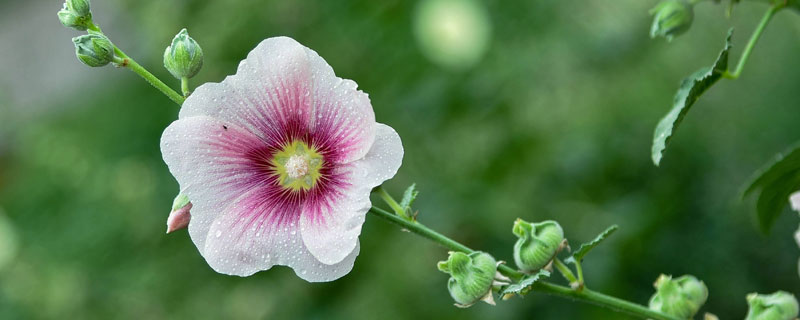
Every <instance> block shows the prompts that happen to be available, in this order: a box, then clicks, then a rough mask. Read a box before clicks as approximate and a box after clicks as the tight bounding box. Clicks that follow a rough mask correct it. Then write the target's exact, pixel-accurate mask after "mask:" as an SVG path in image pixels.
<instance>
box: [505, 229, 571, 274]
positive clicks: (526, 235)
mask: <svg viewBox="0 0 800 320" xmlns="http://www.w3.org/2000/svg"><path fill="white" fill-rule="evenodd" d="M512 232H514V234H515V235H516V236H517V237H519V239H518V240H517V243H515V244H514V262H515V263H516V264H517V267H518V268H519V269H520V270H522V271H525V272H532V271H536V270H539V269H541V268H543V267H544V266H546V265H547V264H548V263H550V261H552V260H553V257H554V256H555V255H556V253H558V251H559V249H560V247H561V242H562V241H563V240H564V230H562V229H561V226H560V225H559V224H558V222H555V221H552V220H547V221H542V222H539V223H534V224H531V223H529V222H526V221H523V220H522V219H517V221H514V228H513V229H512Z"/></svg>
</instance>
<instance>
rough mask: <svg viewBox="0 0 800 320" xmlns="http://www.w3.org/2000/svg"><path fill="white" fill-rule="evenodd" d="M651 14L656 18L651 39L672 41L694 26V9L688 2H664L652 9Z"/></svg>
mask: <svg viewBox="0 0 800 320" xmlns="http://www.w3.org/2000/svg"><path fill="white" fill-rule="evenodd" d="M650 14H652V15H653V16H654V17H653V26H652V27H651V28H650V37H651V38H655V37H665V38H667V41H671V40H672V37H674V36H677V35H680V34H682V33H684V32H686V30H689V27H691V26H692V20H693V19H694V8H693V7H692V4H690V3H689V2H688V1H686V0H664V1H661V2H660V3H659V4H658V5H656V6H655V7H654V8H653V9H650Z"/></svg>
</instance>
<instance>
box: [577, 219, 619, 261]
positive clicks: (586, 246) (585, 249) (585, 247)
mask: <svg viewBox="0 0 800 320" xmlns="http://www.w3.org/2000/svg"><path fill="white" fill-rule="evenodd" d="M617 229H619V226H617V225H616V224H615V225H612V226H610V227H608V228H606V230H604V231H603V232H602V233H600V234H598V235H597V237H595V238H594V239H592V241H589V242H586V243H583V244H581V246H580V248H578V250H576V251H575V252H573V253H572V255H571V256H570V257H569V258H567V260H565V261H566V262H567V263H575V261H582V260H583V257H584V256H585V255H586V254H587V253H589V251H591V250H592V249H594V247H596V246H597V245H599V244H600V243H601V242H603V240H605V239H606V238H607V237H608V236H610V235H611V234H612V233H614V231H617Z"/></svg>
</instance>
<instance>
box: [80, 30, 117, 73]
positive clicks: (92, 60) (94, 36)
mask: <svg viewBox="0 0 800 320" xmlns="http://www.w3.org/2000/svg"><path fill="white" fill-rule="evenodd" d="M72 42H74V43H75V54H76V55H77V56H78V60H80V61H81V62H83V63H84V64H86V65H87V66H90V67H102V66H104V65H107V64H108V63H109V62H111V61H113V60H114V45H113V44H111V41H110V40H108V38H106V36H104V35H103V34H101V33H98V32H93V31H89V34H85V35H82V36H80V37H75V38H72Z"/></svg>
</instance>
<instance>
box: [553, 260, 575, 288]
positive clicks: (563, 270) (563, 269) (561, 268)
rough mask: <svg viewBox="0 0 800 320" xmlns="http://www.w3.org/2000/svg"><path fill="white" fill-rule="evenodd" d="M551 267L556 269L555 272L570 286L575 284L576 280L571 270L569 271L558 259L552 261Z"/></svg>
mask: <svg viewBox="0 0 800 320" xmlns="http://www.w3.org/2000/svg"><path fill="white" fill-rule="evenodd" d="M553 266H555V267H556V270H558V272H560V273H561V275H562V276H564V278H565V279H567V281H569V283H570V284H573V283H577V282H578V279H576V278H575V275H574V274H573V273H572V270H570V269H569V267H567V266H566V265H565V264H564V263H563V262H561V260H559V259H558V258H554V259H553Z"/></svg>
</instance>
